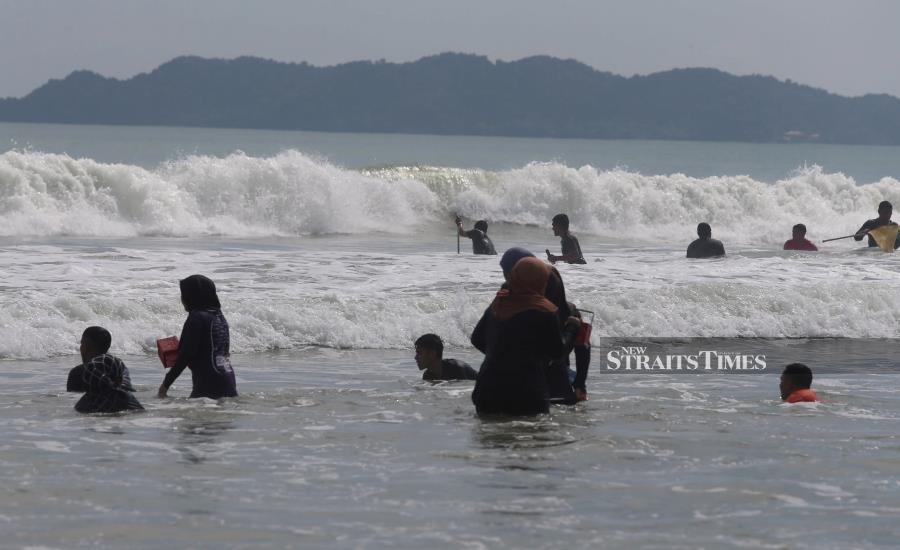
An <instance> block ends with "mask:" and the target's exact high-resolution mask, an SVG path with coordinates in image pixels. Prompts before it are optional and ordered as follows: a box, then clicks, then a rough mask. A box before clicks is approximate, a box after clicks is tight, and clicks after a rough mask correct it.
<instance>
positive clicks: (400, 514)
mask: <svg viewBox="0 0 900 550" xmlns="http://www.w3.org/2000/svg"><path fill="white" fill-rule="evenodd" d="M0 135H2V136H10V137H8V138H7V139H4V143H5V144H6V143H7V140H8V144H7V145H8V146H7V147H6V148H7V149H8V150H7V151H6V152H4V153H2V154H0V214H2V217H0V266H2V278H0V289H2V293H0V312H2V316H0V377H2V380H3V384H2V386H0V410H2V419H3V423H2V425H0V436H2V437H0V448H2V452H0V461H2V468H0V476H2V477H0V481H2V483H0V493H2V494H0V530H2V533H3V535H4V536H3V538H2V540H0V547H4V548H6V547H8V548H29V547H32V548H74V547H109V548H123V547H130V548H170V547H173V546H184V547H193V548H213V547H231V548H294V547H296V548H315V547H347V548H386V547H401V548H424V547H448V548H457V547H465V548H495V547H498V546H501V545H503V546H510V547H541V548H570V547H621V548H632V547H681V548H696V547H708V548H713V547H792V548H803V547H817V548H822V547H824V548H847V547H879V546H885V547H888V546H893V545H894V544H895V541H896V537H897V535H898V534H900V529H898V528H897V526H896V518H897V517H898V515H900V496H898V494H900V492H898V483H900V477H898V474H900V437H898V436H897V435H896V429H895V426H896V424H895V422H896V421H897V419H898V416H900V404H898V400H897V392H898V390H897V388H898V385H900V376H898V375H897V374H895V373H894V372H893V367H894V363H893V359H892V356H893V355H892V351H891V350H892V349H893V341H894V340H893V339H895V338H897V337H898V333H900V327H898V316H900V298H898V293H897V292H896V288H897V287H898V283H900V260H898V259H897V258H898V257H897V256H895V255H891V254H883V253H872V252H868V251H863V250H861V249H860V248H859V247H860V244H859V243H856V242H854V241H853V240H852V239H851V240H843V241H835V242H833V243H825V244H824V245H823V244H821V240H822V239H824V238H828V237H835V236H842V235H847V234H850V233H853V232H854V231H855V230H856V229H857V228H858V227H859V225H860V224H861V223H862V222H863V221H864V220H865V219H868V218H871V217H874V215H875V213H874V210H875V206H876V205H877V203H878V202H879V201H880V200H884V199H887V200H891V201H894V202H895V203H900V184H898V180H897V179H896V178H898V177H900V169H898V167H897V165H896V162H897V159H898V158H900V155H897V153H898V152H900V151H898V149H897V148H866V147H858V148H847V147H835V146H814V145H807V146H802V147H801V146H797V145H767V146H762V145H741V144H698V143H686V144H677V143H658V142H656V143H654V142H590V141H565V140H508V139H495V138H460V137H455V138H438V137H414V136H379V135H370V136H358V135H357V136H354V135H349V136H342V135H335V134H330V135H329V134H310V133H291V132H269V133H266V132H249V131H230V130H182V129H171V128H169V129H165V128H128V127H116V128H104V127H79V126H68V127H65V126H42V125H6V124H3V125H0ZM654 152H656V153H657V155H656V156H654ZM662 152H665V153H664V154H663V153H662ZM492 153H495V154H494V155H492ZM412 157H418V158H412ZM651 157H653V158H651ZM806 161H809V162H806ZM804 162H806V165H805V166H804ZM558 212H568V214H569V215H570V217H571V218H572V221H573V226H572V228H573V232H574V233H575V234H576V235H577V236H578V237H579V239H580V242H581V246H582V249H583V250H584V253H585V257H586V259H587V262H588V263H587V264H586V265H583V266H574V265H573V266H569V265H561V266H559V268H560V271H561V273H562V276H563V278H564V279H565V283H566V287H567V291H568V294H569V297H570V299H572V300H573V301H575V302H576V303H577V304H578V305H579V307H582V308H584V309H588V310H592V311H594V312H595V313H596V317H595V321H594V329H593V338H594V343H595V349H594V352H595V353H594V358H593V359H594V360H593V363H592V368H591V373H590V376H589V379H588V389H589V392H590V395H591V399H590V401H588V402H586V403H582V404H579V405H578V406H576V407H554V409H553V410H552V412H551V414H550V415H545V416H539V417H534V418H523V419H479V418H478V417H476V416H475V414H474V410H473V407H472V405H471V401H470V393H471V387H472V384H471V382H450V383H441V384H436V385H430V384H425V383H422V382H421V380H420V374H419V372H418V370H417V369H416V366H415V363H414V361H413V359H412V355H413V353H412V341H413V340H414V339H415V338H416V337H417V336H418V335H420V334H422V333H425V332H437V333H438V334H440V335H441V336H442V337H443V338H444V340H445V342H446V343H447V350H446V353H445V355H446V356H448V357H455V358H459V359H462V360H465V361H468V362H470V363H471V364H473V366H476V367H477V366H478V364H479V362H480V360H481V355H480V354H479V353H478V352H477V351H476V350H474V349H473V348H472V347H471V346H470V344H469V343H468V337H469V334H470V333H471V330H472V328H473V327H474V325H475V323H476V322H477V320H478V318H479V317H480V315H481V313H482V312H483V311H484V308H485V307H486V306H487V305H488V304H489V303H490V300H491V298H492V296H493V294H494V293H495V292H496V290H497V288H498V286H499V283H500V282H501V280H502V276H501V274H500V269H499V265H498V263H497V260H498V258H497V257H476V256H472V255H471V243H470V242H469V241H468V240H466V239H463V240H462V242H461V243H460V249H461V250H460V251H461V253H459V254H458V253H457V240H456V236H455V234H454V227H453V224H452V221H451V220H452V216H453V214H456V213H458V214H460V215H462V216H464V217H465V218H466V224H467V225H468V224H470V223H471V220H474V219H479V218H485V219H488V220H489V221H490V223H491V225H490V229H489V234H490V235H491V237H492V239H493V240H494V243H495V245H496V247H497V249H498V250H500V251H502V250H504V249H506V248H508V247H510V246H525V247H526V248H529V249H530V250H533V251H534V252H535V253H537V254H539V255H542V251H543V250H544V249H545V248H549V249H551V251H557V250H558V248H559V242H558V239H557V238H555V237H553V235H552V233H551V232H550V230H549V227H548V225H549V219H550V218H551V217H552V216H553V215H554V214H556V213H558ZM699 221H708V222H709V223H710V224H711V225H712V227H713V234H714V236H715V237H717V238H720V239H722V240H723V241H724V242H725V246H726V249H727V252H728V256H727V257H726V258H723V259H717V260H711V261H696V260H687V259H685V258H684V250H685V247H686V245H687V243H688V242H689V241H690V240H691V239H692V238H694V229H695V227H696V224H697V223H698V222H699ZM798 222H803V223H806V225H807V226H808V227H809V234H808V237H810V238H811V239H812V240H814V241H816V242H818V243H820V248H821V249H822V251H821V252H820V253H817V254H809V253H800V252H784V251H782V250H780V249H781V244H782V242H783V241H784V240H786V239H787V238H789V237H790V228H791V226H792V225H793V224H794V223H798ZM192 273H203V274H205V275H208V276H209V277H211V278H212V279H213V280H214V281H215V282H216V283H217V285H218V287H219V293H220V298H221V300H222V303H223V309H224V312H225V315H226V317H227V318H228V321H229V324H230V326H231V337H232V353H233V364H234V366H235V371H236V374H237V379H238V388H239V391H240V393H241V397H239V398H237V399H226V400H222V401H218V402H216V401H210V400H203V399H201V400H189V399H187V398H186V396H187V395H188V393H189V389H190V381H189V373H185V374H184V375H183V376H182V378H181V379H179V380H178V381H177V382H176V384H175V385H174V387H173V388H172V390H171V392H170V395H171V396H173V398H172V399H167V400H158V399H156V398H155V393H156V388H157V387H158V385H159V383H160V382H161V380H162V377H163V374H164V372H163V369H162V367H161V366H160V365H159V361H158V359H157V358H156V357H155V340H156V339H157V338H159V337H163V336H168V335H172V334H178V332H179V330H180V327H181V323H182V322H183V320H184V317H185V313H184V311H183V309H182V307H181V305H180V303H179V296H178V280H179V279H181V278H183V277H185V276H187V275H190V274H192ZM94 324H99V325H102V326H105V327H107V328H108V329H110V331H111V332H112V335H113V347H112V350H111V351H112V353H114V354H116V355H118V356H120V357H122V358H123V359H124V360H125V362H126V364H127V365H128V366H129V368H130V370H131V374H132V378H133V381H134V383H135V386H136V388H137V390H138V391H137V396H138V399H139V400H141V402H142V403H143V404H144V405H145V407H146V408H147V411H146V412H144V413H139V414H126V415H111V416H90V415H89V416H82V415H78V414H77V413H75V412H74V410H73V409H72V406H73V405H74V402H75V401H76V400H77V398H78V396H77V395H70V394H66V393H65V392H64V391H63V390H64V386H65V379H66V374H67V372H68V369H70V368H71V367H72V366H74V365H75V364H77V363H78V362H79V359H78V357H77V349H78V340H79V338H80V334H81V331H82V330H83V329H84V328H85V327H87V326H89V325H94ZM649 337H673V338H677V339H680V340H679V341H685V340H684V339H686V338H690V337H724V338H729V339H730V340H726V341H724V342H723V341H721V340H720V341H719V342H720V344H719V345H721V346H724V348H725V349H724V351H725V352H733V353H739V352H741V351H743V350H745V349H749V348H750V347H752V348H753V350H754V352H759V351H760V349H762V351H766V349H765V347H766V345H768V344H766V342H767V341H766V340H762V341H760V340H752V342H753V344H752V346H751V344H750V343H749V342H751V341H750V340H747V338H773V339H777V340H772V344H771V345H772V346H773V347H778V346H780V347H779V350H777V353H774V355H777V357H778V363H775V362H774V361H772V362H771V364H769V365H767V369H765V370H762V371H756V372H751V373H744V374H739V373H734V372H726V373H722V372H697V373H673V372H660V371H657V372H641V373H630V374H623V373H621V372H612V371H611V370H610V369H609V364H608V362H607V361H606V358H605V357H604V355H603V354H602V353H600V352H601V350H604V349H605V348H604V347H603V346H604V345H606V343H607V342H608V341H609V339H616V338H620V339H623V340H624V339H631V340H635V339H636V340H638V341H639V340H640V339H641V338H649ZM838 338H853V339H863V338H869V339H879V340H872V341H873V342H877V346H878V349H879V351H880V356H879V358H878V359H877V360H875V359H872V361H873V365H874V364H875V363H876V362H877V363H878V366H879V368H878V369H874V368H873V369H871V370H870V371H867V370H866V369H865V366H866V362H867V361H868V359H866V358H863V359H859V358H855V359H853V364H854V368H853V369H844V370H841V369H838V368H835V369H830V367H839V366H841V365H842V364H843V363H849V362H851V355H852V354H851V353H850V348H852V347H853V345H852V343H853V342H859V341H860V340H836V339H838ZM784 342H787V343H788V344H787V347H786V348H785V347H784ZM794 342H796V343H798V344H796V347H791V346H794V345H795V344H793V343H794ZM820 342H821V343H822V344H819V343H820ZM829 342H831V344H829ZM808 343H811V344H809V345H807V344H808ZM785 350H787V351H785ZM773 352H774V350H773ZM782 358H785V360H787V358H792V359H793V360H798V361H804V362H807V363H808V364H810V365H811V366H812V367H813V369H814V370H816V372H817V376H816V379H815V381H814V384H813V386H814V388H816V389H817V390H818V391H819V393H820V395H821V396H822V397H823V399H824V401H825V402H824V403H822V404H816V405H797V406H785V405H782V404H781V403H780V399H779V394H778V374H779V372H780V368H781V367H782V366H783V364H784V361H783V360H782ZM829 369H830V370H829Z"/></svg>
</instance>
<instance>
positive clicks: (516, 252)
mask: <svg viewBox="0 0 900 550" xmlns="http://www.w3.org/2000/svg"><path fill="white" fill-rule="evenodd" d="M522 258H534V254H532V253H531V252H529V251H527V250H525V249H524V248H520V247H518V246H514V247H512V248H510V249H508V250H507V251H506V252H504V253H503V257H502V258H500V269H502V270H503V278H504V279H507V280H509V274H510V272H512V269H513V267H515V265H516V262H518V261H519V260H521V259H522Z"/></svg>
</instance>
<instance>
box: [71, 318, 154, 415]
mask: <svg viewBox="0 0 900 550" xmlns="http://www.w3.org/2000/svg"><path fill="white" fill-rule="evenodd" d="M111 344H112V336H111V335H110V334H109V331H108V330H106V329H105V328H103V327H88V328H87V329H85V331H84V333H83V334H82V335H81V347H80V349H79V352H80V353H81V360H82V361H83V362H82V364H81V365H78V366H77V367H75V368H73V369H72V370H71V371H69V378H68V380H67V381H66V391H70V392H85V393H84V395H83V396H82V397H81V399H79V400H78V402H77V403H75V410H76V411H78V412H80V413H114V412H120V411H127V410H143V408H144V407H142V406H141V404H140V403H139V402H138V400H137V398H135V397H134V394H133V393H132V392H133V391H134V388H133V387H132V386H131V376H130V375H129V373H128V368H127V367H126V366H125V363H123V362H122V361H121V360H120V359H119V358H118V357H115V356H113V355H110V354H108V353H107V352H108V351H109V346H110V345H111Z"/></svg>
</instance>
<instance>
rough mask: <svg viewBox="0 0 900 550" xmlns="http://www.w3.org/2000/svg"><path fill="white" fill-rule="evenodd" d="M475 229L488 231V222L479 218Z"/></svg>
mask: <svg viewBox="0 0 900 550" xmlns="http://www.w3.org/2000/svg"><path fill="white" fill-rule="evenodd" d="M475 229H477V230H479V231H484V232H485V233H487V222H486V221H484V220H478V221H477V222H475Z"/></svg>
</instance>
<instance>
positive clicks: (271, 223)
mask: <svg viewBox="0 0 900 550" xmlns="http://www.w3.org/2000/svg"><path fill="white" fill-rule="evenodd" d="M898 183H900V182H898V181H897V180H894V179H892V178H884V179H882V180H881V181H878V182H872V183H865V184H858V183H857V182H856V181H854V180H853V179H852V178H850V177H847V176H845V175H843V174H840V173H825V172H823V170H822V169H821V168H819V167H815V166H814V167H811V168H806V169H802V170H798V171H797V172H796V173H795V174H794V175H792V176H791V177H789V178H786V179H783V180H779V181H775V182H762V181H757V180H754V179H752V178H750V177H748V176H740V175H728V176H720V177H710V178H693V177H689V176H685V175H682V174H671V175H657V176H647V175H642V174H639V173H635V172H629V171H627V170H598V169H596V168H594V167H591V166H582V167H580V168H575V167H569V166H565V165H563V164H559V163H532V164H528V165H526V166H523V167H521V168H517V169H513V170H506V171H497V172H492V171H484V170H477V169H459V168H441V167H430V166H389V167H380V168H371V169H365V170H347V169H343V168H341V167H338V166H335V165H332V164H329V163H328V162H326V161H322V160H318V159H315V158H312V157H310V156H308V155H305V154H303V153H301V152H298V151H293V150H289V151H284V152H282V153H280V154H278V155H275V156H272V157H265V158H260V157H250V156H247V155H245V154H243V153H240V152H236V153H233V154H231V155H229V156H226V157H224V158H219V157H211V156H187V157H184V158H180V159H176V160H172V161H169V162H166V163H164V164H162V165H160V166H158V167H157V168H155V169H153V170H148V169H144V168H140V167H137V166H131V165H124V164H103V163H99V162H96V161H94V160H91V159H74V158H71V157H69V156H66V155H58V154H47V153H39V152H31V151H9V152H6V153H4V154H2V155H0V215H2V216H3V219H4V222H3V224H2V225H0V235H3V236H51V235H78V236H135V235H160V236H198V235H227V236H236V237H242V236H250V237H258V236H267V235H309V234H336V233H348V234H355V233H365V232H372V231H378V232H386V233H392V232H396V233H400V232H407V231H409V230H410V229H411V228H421V227H429V226H434V227H436V226H437V225H438V224H446V219H447V216H448V215H449V214H450V213H458V214H460V215H462V216H464V217H466V218H469V219H482V218H483V219H487V220H489V221H490V222H491V223H506V224H515V225H535V224H539V225H546V224H547V223H548V220H549V219H550V218H551V217H552V216H553V215H554V214H556V213H559V212H567V213H568V214H569V217H570V218H571V219H572V227H573V230H574V231H576V232H581V233H590V234H594V235H598V236H600V237H602V238H604V239H611V240H628V241H635V240H637V241H640V242H661V243H671V242H673V239H675V238H677V239H678V240H679V241H681V240H683V239H684V238H685V235H688V236H689V235H691V234H692V233H693V230H694V227H695V226H696V224H697V223H698V222H700V221H706V222H709V223H710V224H712V226H713V231H714V236H717V237H721V238H724V239H727V240H729V241H731V242H734V243H741V244H748V245H754V244H766V245H771V244H774V243H780V242H782V241H784V240H785V239H786V238H788V236H789V234H790V227H791V226H792V225H794V224H795V223H800V222H802V223H806V224H807V226H808V227H809V231H810V233H809V236H810V237H811V238H813V240H817V239H821V238H824V237H828V236H835V235H832V233H838V234H840V233H845V232H852V231H853V230H855V229H856V228H857V227H859V225H860V223H861V222H862V221H863V220H865V219H867V218H870V217H874V215H875V208H876V205H877V204H878V203H879V202H880V201H881V200H885V199H887V200H891V201H898V202H900V185H898Z"/></svg>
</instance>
